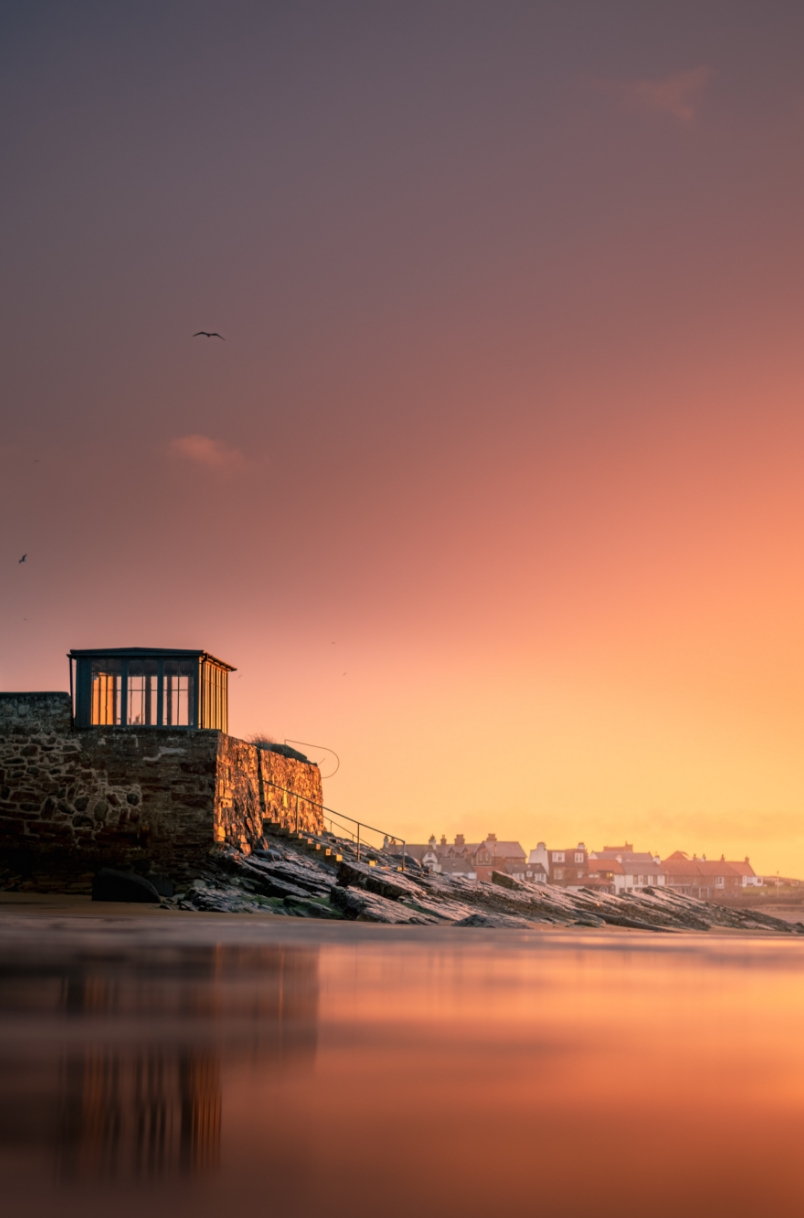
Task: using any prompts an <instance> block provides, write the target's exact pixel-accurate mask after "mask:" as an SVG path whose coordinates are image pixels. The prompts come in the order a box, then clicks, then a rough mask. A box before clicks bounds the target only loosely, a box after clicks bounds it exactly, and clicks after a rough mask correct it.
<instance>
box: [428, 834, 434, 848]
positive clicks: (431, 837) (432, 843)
mask: <svg viewBox="0 0 804 1218" xmlns="http://www.w3.org/2000/svg"><path fill="white" fill-rule="evenodd" d="M435 844H436V837H435V833H431V834H430V837H429V838H428V840H427V845H428V846H434V845H435Z"/></svg>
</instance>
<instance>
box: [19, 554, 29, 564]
mask: <svg viewBox="0 0 804 1218" xmlns="http://www.w3.org/2000/svg"><path fill="white" fill-rule="evenodd" d="M27 557H28V555H27V554H23V556H22V558H21V559H20V562H25V559H26V558H27ZM18 565H19V564H18Z"/></svg>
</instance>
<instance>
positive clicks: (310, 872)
mask: <svg viewBox="0 0 804 1218" xmlns="http://www.w3.org/2000/svg"><path fill="white" fill-rule="evenodd" d="M241 874H243V875H246V876H248V877H249V878H250V879H255V878H258V879H259V882H261V883H263V884H269V885H274V886H276V885H277V884H285V885H288V884H289V885H292V886H293V887H294V888H295V889H299V888H302V889H304V892H305V895H306V896H310V895H312V896H314V897H328V896H329V890H330V888H331V887H332V877H331V875H327V874H326V873H325V872H323V871H322V870H321V869H320V868H318V867H310V866H307V865H305V864H301V865H299V864H294V863H292V862H287V861H282V862H279V863H273V862H270V863H269V862H265V861H264V860H262V859H253V860H252V859H251V858H248V859H244V860H243V864H242V871H241ZM266 891H267V888H266ZM269 895H271V896H273V895H274V894H273V893H270V894H269ZM276 895H277V896H278V895H279V893H278V892H277V894H276Z"/></svg>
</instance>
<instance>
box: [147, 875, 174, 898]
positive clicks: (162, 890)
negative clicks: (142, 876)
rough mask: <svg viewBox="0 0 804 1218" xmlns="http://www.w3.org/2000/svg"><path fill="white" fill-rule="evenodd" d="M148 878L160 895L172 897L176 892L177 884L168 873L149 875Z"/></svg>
mask: <svg viewBox="0 0 804 1218" xmlns="http://www.w3.org/2000/svg"><path fill="white" fill-rule="evenodd" d="M148 879H149V880H150V881H151V883H152V884H153V886H154V888H155V889H156V891H157V892H158V893H159V895H160V897H172V896H175V894H176V886H175V884H174V883H173V881H172V880H169V879H168V877H167V876H166V875H149V876H148Z"/></svg>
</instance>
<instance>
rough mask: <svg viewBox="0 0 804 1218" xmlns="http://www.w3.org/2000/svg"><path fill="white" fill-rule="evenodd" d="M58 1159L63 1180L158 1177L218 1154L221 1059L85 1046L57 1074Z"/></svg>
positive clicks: (205, 1163)
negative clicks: (58, 1074) (58, 1077)
mask: <svg viewBox="0 0 804 1218" xmlns="http://www.w3.org/2000/svg"><path fill="white" fill-rule="evenodd" d="M59 1090H60V1096H61V1114H60V1121H59V1138H58V1151H57V1161H58V1170H59V1172H60V1174H61V1175H62V1176H64V1177H65V1178H73V1179H74V1178H76V1177H93V1176H97V1177H102V1176H105V1177H110V1176H118V1177H119V1176H143V1175H158V1174H161V1173H163V1172H165V1171H171V1170H173V1171H175V1170H177V1169H182V1170H185V1171H188V1170H198V1169H201V1168H207V1167H212V1166H215V1165H216V1164H217V1162H218V1159H219V1157H220V1139H221V1078H220V1057H219V1054H217V1053H215V1052H204V1051H196V1052H175V1051H174V1052H167V1051H165V1050H161V1049H158V1048H144V1049H139V1050H137V1049H134V1050H131V1051H126V1050H110V1049H99V1048H88V1049H86V1050H84V1052H83V1053H81V1054H77V1055H72V1056H67V1057H66V1058H65V1061H64V1063H63V1067H62V1071H61V1078H60V1087H59Z"/></svg>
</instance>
